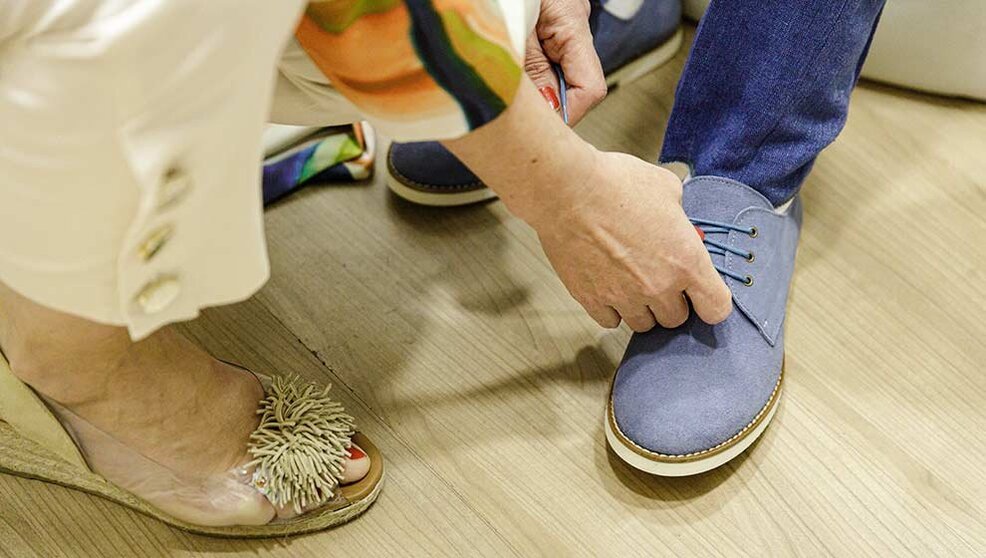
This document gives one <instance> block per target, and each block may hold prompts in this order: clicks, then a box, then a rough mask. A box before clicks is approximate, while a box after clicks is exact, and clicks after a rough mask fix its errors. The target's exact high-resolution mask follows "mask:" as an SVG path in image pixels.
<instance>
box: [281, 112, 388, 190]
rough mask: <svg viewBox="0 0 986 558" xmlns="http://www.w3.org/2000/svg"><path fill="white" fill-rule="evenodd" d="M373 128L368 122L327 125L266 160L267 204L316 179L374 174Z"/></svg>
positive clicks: (359, 177) (336, 179) (335, 179)
mask: <svg viewBox="0 0 986 558" xmlns="http://www.w3.org/2000/svg"><path fill="white" fill-rule="evenodd" d="M375 144H376V141H375V139H374V133H373V128H371V127H370V126H369V124H367V123H365V122H357V123H356V124H353V125H351V126H334V127H331V128H323V129H321V130H318V131H317V132H316V133H315V134H310V135H307V136H305V137H303V138H301V139H300V141H298V142H296V143H294V144H292V145H290V146H288V147H287V148H285V149H283V150H281V151H279V152H277V153H275V154H272V155H270V156H269V157H268V158H267V159H266V160H265V161H264V170H263V192H264V205H267V204H270V203H272V202H274V201H276V200H279V199H281V198H283V197H284V196H286V195H288V194H290V193H292V192H294V191H296V190H299V189H301V188H303V187H304V186H306V185H308V184H310V183H313V182H353V181H356V180H366V179H368V178H370V176H372V174H373V162H374V158H375Z"/></svg>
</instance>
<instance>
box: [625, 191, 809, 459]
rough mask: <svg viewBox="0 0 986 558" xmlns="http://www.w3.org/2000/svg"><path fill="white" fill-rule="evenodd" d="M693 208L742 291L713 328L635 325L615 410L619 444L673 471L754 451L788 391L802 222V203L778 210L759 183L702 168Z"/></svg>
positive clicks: (729, 280)
mask: <svg viewBox="0 0 986 558" xmlns="http://www.w3.org/2000/svg"><path fill="white" fill-rule="evenodd" d="M683 204H684V207H685V212H686V213H687V214H688V217H689V218H691V219H692V222H693V223H694V224H695V225H696V226H697V227H698V228H699V229H701V230H702V231H703V233H704V235H705V244H706V247H707V248H708V250H709V253H710V254H711V256H712V262H713V263H714V264H715V266H716V269H718V270H719V272H720V273H721V274H722V276H723V279H725V281H726V284H727V285H728V286H729V288H730V290H731V291H732V294H733V305H734V310H733V313H732V314H731V315H730V316H729V318H727V319H726V320H725V321H724V322H722V323H720V324H718V325H714V326H710V325H708V324H705V323H703V322H702V321H701V320H700V319H698V318H697V317H696V316H695V315H694V313H693V315H692V316H691V317H690V318H689V319H688V321H687V322H686V323H685V324H684V325H682V326H681V327H678V328H675V329H664V328H660V327H658V328H654V329H653V330H651V331H649V332H647V333H635V334H634V335H633V337H632V338H631V340H630V344H629V346H628V347H627V350H626V354H625V355H624V357H623V362H622V363H621V364H620V366H619V368H618V369H617V371H616V376H615V377H614V379H613V385H612V389H611V392H610V398H609V404H608V409H607V413H606V438H607V440H608V441H609V444H610V447H612V448H613V450H614V451H615V452H616V454H617V455H618V456H620V458H621V459H623V460H624V461H626V462H627V463H628V464H630V465H631V466H633V467H635V468H637V469H640V470H642V471H646V472H648V473H653V474H656V475H662V476H685V475H694V474H697V473H702V472H705V471H708V470H710V469H713V468H715V467H718V466H720V465H722V464H724V463H726V462H727V461H729V460H731V459H733V458H734V457H736V456H737V455H739V454H740V453H742V452H743V450H745V449H746V448H748V447H750V445H751V444H753V442H754V441H756V439H757V438H758V437H759V436H760V435H761V434H762V433H763V431H764V430H765V429H766V428H767V425H768V423H770V420H771V419H772V418H773V416H774V413H775V412H776V410H777V401H778V399H779V398H780V396H781V389H782V387H783V378H784V375H783V368H784V316H785V313H786V310H787V308H786V307H787V295H788V289H789V286H790V283H791V275H792V273H793V271H794V258H795V253H796V252H797V247H798V236H799V234H800V230H801V202H800V199H799V198H797V197H796V198H795V199H794V200H793V201H792V202H790V203H789V204H785V206H783V207H782V208H780V209H775V208H774V207H773V206H772V205H771V204H770V202H769V201H767V199H766V198H765V197H763V196H762V195H761V194H760V193H759V192H757V191H755V190H753V189H752V188H750V187H748V186H746V185H745V184H741V183H739V182H736V181H733V180H728V179H725V178H717V177H711V176H700V177H695V178H692V179H690V180H688V181H687V182H686V183H685V186H684V197H683Z"/></svg>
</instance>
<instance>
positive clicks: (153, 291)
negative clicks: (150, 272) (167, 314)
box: [136, 275, 181, 314]
mask: <svg viewBox="0 0 986 558" xmlns="http://www.w3.org/2000/svg"><path fill="white" fill-rule="evenodd" d="M180 292H181V283H180V282H179V281H178V277H176V276H174V275H162V276H160V277H158V278H157V279H154V280H153V281H151V282H150V283H148V284H146V285H144V288H143V289H141V290H140V292H139V293H137V297H136V300H137V304H138V305H140V308H141V310H143V311H144V312H145V313H147V314H156V313H158V312H160V311H161V310H164V309H165V308H167V307H168V305H169V304H171V303H172V302H174V301H175V299H176V298H178V293H180Z"/></svg>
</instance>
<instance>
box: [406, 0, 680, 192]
mask: <svg viewBox="0 0 986 558" xmlns="http://www.w3.org/2000/svg"><path fill="white" fill-rule="evenodd" d="M590 23H591V27H592V35H593V42H594V43H595V46H596V52H597V53H598V54H599V59H600V60H601V61H602V64H603V71H605V72H606V83H607V84H609V86H610V88H615V87H617V86H619V85H620V84H621V83H629V82H630V81H632V80H634V79H636V78H638V77H640V76H643V75H645V74H647V73H648V72H650V71H652V70H654V69H656V68H657V67H659V66H661V65H662V64H664V63H665V62H667V61H668V60H670V59H671V58H673V57H674V55H675V54H677V53H678V50H679V49H680V47H681V36H682V33H681V27H680V23H681V2H680V1H679V0H606V1H604V0H592V14H591V16H590ZM387 185H388V186H389V187H390V189H391V190H392V191H393V192H394V193H395V194H397V195H398V196H400V197H402V198H404V199H406V200H409V201H412V202H414V203H418V204H421V205H431V206H458V205H468V204H472V203H477V202H481V201H485V200H489V199H493V198H495V197H496V194H495V193H493V191H492V190H490V189H489V188H487V187H486V185H484V184H483V182H482V181H481V180H479V178H477V177H476V175H474V174H473V173H472V172H470V171H469V169H468V168H466V166H465V165H463V164H462V163H461V162H459V160H458V159H456V158H455V156H454V155H452V154H451V153H449V152H448V151H447V150H446V149H445V148H444V147H442V145H441V144H440V143H438V142H415V143H393V144H391V145H390V149H389V150H388V151H387Z"/></svg>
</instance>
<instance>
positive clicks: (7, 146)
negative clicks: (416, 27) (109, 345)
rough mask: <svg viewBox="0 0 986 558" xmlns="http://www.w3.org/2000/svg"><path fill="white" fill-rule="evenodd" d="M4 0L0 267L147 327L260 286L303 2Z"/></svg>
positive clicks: (21, 282)
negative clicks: (264, 186) (280, 111)
mask: <svg viewBox="0 0 986 558" xmlns="http://www.w3.org/2000/svg"><path fill="white" fill-rule="evenodd" d="M6 1H7V2H8V3H13V5H11V4H8V3H5V4H4V7H3V8H2V9H0V19H3V20H5V23H4V24H0V30H2V36H0V130H3V140H2V143H0V280H2V281H3V282H4V283H6V284H7V285H9V286H10V287H11V288H13V289H15V290H17V291H18V292H20V293H21V294H23V295H25V296H27V297H29V298H31V299H32V300H35V301H37V302H39V303H41V304H43V305H45V306H48V307H51V308H54V309H57V310H61V311H64V312H68V313H71V314H75V315H79V316H82V317H84V318H88V319H90V320H94V321H97V322H102V323H108V324H114V325H121V326H126V327H128V328H129V330H130V333H131V335H132V336H133V337H134V338H140V337H143V336H145V335H147V334H149V333H150V332H152V331H154V330H155V329H156V328H158V327H160V326H162V325H164V324H167V323H170V322H174V321H178V320H185V319H189V318H193V317H195V316H196V315H197V314H198V312H199V310H200V309H201V308H203V307H206V306H212V305H218V304H225V303H229V302H233V301H237V300H241V299H243V298H245V297H248V296H249V295H251V294H252V293H253V292H255V291H256V289H258V288H259V287H260V285H262V284H263V282H264V281H265V280H266V278H267V275H268V262H267V257H266V249H265V244H264V234H263V219H262V208H261V197H260V188H259V178H260V162H261V154H262V148H261V134H262V131H263V126H264V122H265V120H266V116H267V111H268V107H269V106H270V97H271V91H272V89H273V83H272V80H273V69H274V67H275V65H276V63H277V60H278V57H279V56H280V53H281V50H282V47H283V45H284V43H285V42H286V41H287V40H288V38H289V37H290V34H291V32H292V30H293V28H294V25H295V24H296V22H297V18H298V17H299V15H300V12H301V9H302V8H303V5H304V4H303V2H302V1H300V0H276V1H270V0H209V1H208V2H202V1H200V0H171V1H168V2H161V1H154V0H59V1H57V2H56V1H54V0H6ZM25 6H27V7H29V8H30V9H29V10H28V9H25V8H24V7H25ZM11 14H14V15H16V16H17V19H16V20H15V19H6V18H11ZM11 21H13V22H14V23H10V22H11Z"/></svg>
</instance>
